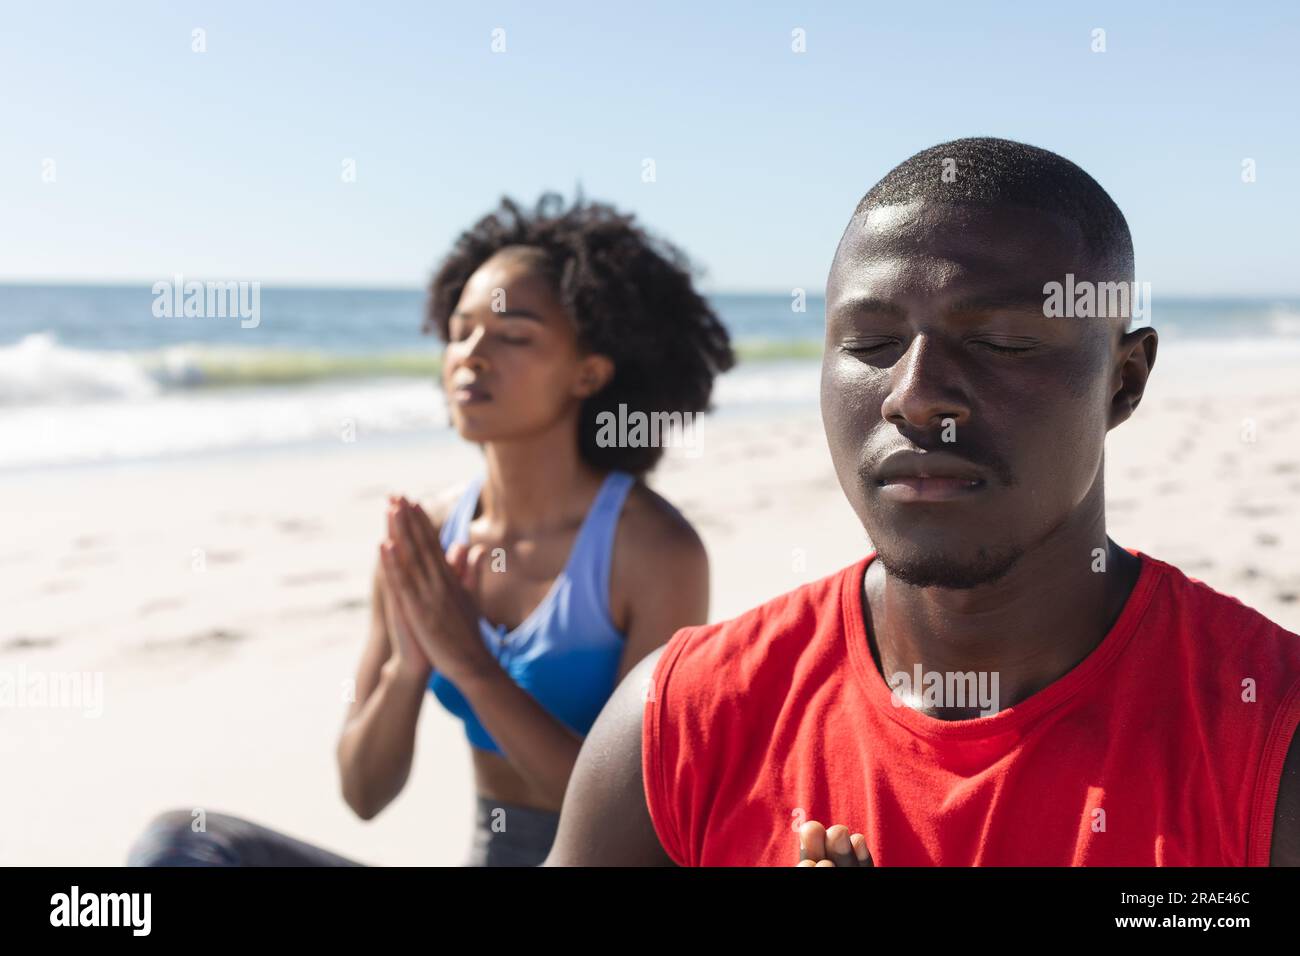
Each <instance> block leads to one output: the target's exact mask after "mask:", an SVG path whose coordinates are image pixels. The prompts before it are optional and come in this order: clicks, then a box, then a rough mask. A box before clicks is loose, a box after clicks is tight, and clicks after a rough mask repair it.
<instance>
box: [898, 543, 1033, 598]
mask: <svg viewBox="0 0 1300 956" xmlns="http://www.w3.org/2000/svg"><path fill="white" fill-rule="evenodd" d="M1023 553H1024V550H1023V549H1022V548H1007V547H1003V548H986V547H982V546H981V547H977V548H975V549H974V550H962V551H960V552H944V551H909V550H908V549H907V548H901V549H894V548H889V547H880V546H877V551H876V560H878V561H879V562H880V563H881V564H882V565H883V566H884V568H885V570H886V571H887V572H888V573H889V576H890V577H892V578H896V579H898V580H899V581H902V582H903V583H905V584H909V585H911V586H912V587H917V588H947V589H950V590H954V591H964V590H969V589H970V588H977V587H980V586H981V585H984V584H992V583H993V582H994V581H997V580H998V579H1000V578H1001V577H1003V576H1004V575H1005V574H1006V573H1007V572H1008V571H1010V570H1011V568H1012V567H1013V566H1014V565H1015V563H1016V562H1017V561H1018V560H1020V556H1021V555H1022V554H1023Z"/></svg>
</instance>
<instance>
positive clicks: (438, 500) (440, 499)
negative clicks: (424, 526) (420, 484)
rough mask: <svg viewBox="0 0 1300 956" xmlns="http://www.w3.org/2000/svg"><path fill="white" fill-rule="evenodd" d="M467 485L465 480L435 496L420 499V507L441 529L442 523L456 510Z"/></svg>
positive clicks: (467, 482)
mask: <svg viewBox="0 0 1300 956" xmlns="http://www.w3.org/2000/svg"><path fill="white" fill-rule="evenodd" d="M469 484H470V483H469V481H468V480H467V481H461V482H457V483H456V484H454V485H452V486H450V487H448V488H444V489H443V490H442V491H440V492H438V493H437V494H434V495H431V496H429V497H428V498H423V499H421V501H420V507H422V508H423V509H424V512H425V514H427V515H428V516H429V517H430V518H431V519H432V520H433V523H434V524H435V525H437V526H438V527H439V528H441V527H442V525H443V523H444V522H445V521H446V520H447V519H448V518H449V517H451V513H452V512H453V511H455V510H456V505H457V504H458V503H459V502H460V499H461V498H462V497H463V496H464V494H465V490H466V489H467V488H468V487H469Z"/></svg>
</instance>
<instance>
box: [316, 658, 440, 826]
mask: <svg viewBox="0 0 1300 956" xmlns="http://www.w3.org/2000/svg"><path fill="white" fill-rule="evenodd" d="M428 679H429V675H428V673H427V672H426V673H423V674H422V673H421V672H420V669H411V668H409V667H406V666H403V665H401V664H400V663H399V662H398V661H397V660H396V659H392V658H390V659H389V660H388V661H387V662H386V663H385V664H384V665H383V667H382V668H381V669H380V674H379V683H378V684H377V685H376V686H375V689H374V690H373V691H372V692H371V694H370V696H369V697H367V698H366V701H365V703H364V705H363V706H362V708H361V710H360V711H359V712H358V713H357V715H356V716H355V717H354V718H353V719H352V720H351V721H350V722H349V723H348V725H347V727H345V728H344V731H343V734H342V735H341V736H340V738H339V747H338V759H339V775H340V777H341V782H342V788H343V799H344V800H345V801H346V802H347V804H348V806H350V807H351V808H352V809H353V810H354V811H355V812H356V814H357V815H358V816H360V817H361V818H362V819H365V820H369V819H370V818H371V817H373V816H375V815H376V814H377V813H379V811H380V810H382V809H383V808H384V807H386V806H388V804H389V803H391V802H392V800H393V798H394V797H396V796H397V795H398V794H399V793H400V792H401V791H402V787H404V786H405V785H406V780H407V777H408V776H409V775H410V772H411V758H412V756H413V754H414V752H415V728H416V725H417V723H418V720H419V716H420V707H421V705H422V704H423V702H424V692H425V686H426V684H427V683H428Z"/></svg>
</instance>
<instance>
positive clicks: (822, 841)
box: [795, 820, 876, 866]
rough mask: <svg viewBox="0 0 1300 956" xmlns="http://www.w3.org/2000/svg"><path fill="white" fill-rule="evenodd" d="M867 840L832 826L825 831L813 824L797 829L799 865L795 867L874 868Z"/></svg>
mask: <svg viewBox="0 0 1300 956" xmlns="http://www.w3.org/2000/svg"><path fill="white" fill-rule="evenodd" d="M875 865H876V864H875V863H874V862H872V859H871V852H870V851H869V850H868V849H867V838H866V837H864V836H863V835H862V834H861V833H853V834H850V833H849V828H848V827H846V826H843V825H842V824H838V823H837V824H835V825H834V826H833V827H831V828H830V829H829V830H828V829H826V828H825V827H823V826H822V825H821V824H820V823H818V822H817V821H816V820H809V821H808V822H807V823H805V824H804V825H803V826H801V827H800V828H799V862H798V863H796V864H795V866H875Z"/></svg>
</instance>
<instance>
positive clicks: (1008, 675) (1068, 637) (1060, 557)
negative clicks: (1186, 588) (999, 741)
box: [863, 519, 1141, 720]
mask: <svg viewBox="0 0 1300 956" xmlns="http://www.w3.org/2000/svg"><path fill="white" fill-rule="evenodd" d="M1096 524H1100V527H1099V528H1098V529H1096V530H1093V529H1086V528H1085V529H1076V530H1075V531H1074V533H1069V534H1061V535H1053V536H1051V537H1049V538H1048V539H1047V540H1045V541H1044V542H1043V543H1042V544H1041V545H1040V546H1039V547H1036V548H1035V549H1033V550H1030V551H1026V552H1025V553H1024V554H1023V555H1021V557H1020V559H1019V560H1018V561H1017V562H1016V563H1015V565H1014V566H1013V567H1012V568H1011V570H1010V571H1008V572H1007V573H1006V574H1005V575H1004V576H1003V577H1002V578H1000V579H999V580H997V581H995V582H992V583H990V584H987V585H982V586H980V587H976V588H970V589H966V590H952V589H945V588H917V587H913V586H911V585H909V584H907V583H905V582H903V581H900V580H898V579H896V578H894V577H892V576H890V575H889V574H888V573H887V572H886V570H885V568H884V566H883V565H882V564H881V562H879V561H872V562H871V563H870V564H869V565H868V567H867V573H866V575H865V577H864V581H863V612H864V619H865V620H866V622H867V632H868V640H869V641H870V645H871V653H872V657H873V658H874V659H875V662H876V666H877V668H879V669H880V672H881V674H882V675H883V676H884V678H885V680H886V682H887V683H891V686H893V685H894V682H892V681H891V677H892V676H893V675H896V674H899V673H902V674H906V675H907V676H908V678H909V679H910V678H912V677H913V675H914V674H915V673H916V669H917V666H918V665H919V667H920V671H921V673H922V674H929V673H935V672H937V673H939V674H941V675H948V674H957V673H961V674H966V673H971V672H974V673H975V674H977V675H979V674H984V675H986V677H985V680H986V682H987V685H989V686H996V688H997V698H998V699H997V701H996V702H995V704H994V707H995V708H996V709H997V710H1004V709H1006V708H1007V707H1011V706H1014V705H1015V704H1017V703H1019V702H1021V701H1023V700H1025V699H1026V698H1028V697H1030V696H1031V695H1033V694H1036V693H1037V692H1038V691H1040V690H1042V689H1043V688H1045V687H1047V686H1048V685H1049V684H1051V683H1053V682H1054V681H1056V680H1058V679H1059V678H1061V677H1062V676H1064V675H1065V674H1066V673H1068V672H1069V671H1070V670H1071V669H1073V668H1074V667H1075V666H1076V665H1077V664H1079V662H1080V661H1082V660H1083V659H1084V658H1086V657H1087V656H1088V655H1089V654H1090V653H1091V652H1092V651H1093V650H1094V649H1095V648H1096V647H1097V645H1098V644H1100V643H1101V641H1102V640H1103V639H1104V638H1105V636H1106V634H1107V633H1108V632H1109V631H1110V629H1111V627H1112V626H1113V625H1114V623H1115V621H1116V620H1117V619H1118V617H1119V614H1120V611H1121V610H1122V609H1123V607H1124V604H1125V602H1126V601H1127V600H1128V596H1129V594H1130V593H1132V590H1133V587H1134V585H1135V584H1136V583H1137V578H1138V574H1139V571H1140V570H1141V562H1140V561H1139V559H1138V558H1136V557H1134V556H1133V555H1131V554H1129V553H1128V552H1127V551H1125V550H1124V549H1123V548H1121V547H1120V546H1119V545H1117V544H1115V543H1114V542H1113V541H1111V540H1110V538H1109V537H1107V536H1106V532H1105V524H1104V519H1102V520H1101V521H1099V522H1096ZM1094 534H1095V535H1096V536H1095V537H1094V536H1093V535H1094ZM1099 547H1100V548H1104V549H1105V552H1104V564H1103V563H1102V561H1101V560H1099V559H1098V557H1096V556H1095V550H1094V549H1096V548H1099ZM1099 567H1104V571H1102V570H1095V569H1097V568H1099ZM993 675H996V683H994V680H995V678H994V676H993ZM944 684H945V685H947V684H948V681H947V679H946V676H945V678H944ZM905 686H907V685H905ZM918 690H919V688H918ZM906 696H907V695H904V697H905V699H906ZM912 706H916V707H917V709H919V710H921V711H922V712H924V713H926V714H928V715H929V716H932V717H935V718H937V719H940V720H968V719H972V718H975V717H979V716H981V713H982V711H983V710H984V708H983V707H981V706H979V705H975V704H973V703H972V702H970V701H967V706H964V707H958V706H955V702H953V701H947V700H945V701H944V702H943V705H942V706H938V707H935V706H933V705H931V706H925V705H923V703H922V702H921V701H918V700H916V699H913V700H912Z"/></svg>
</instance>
